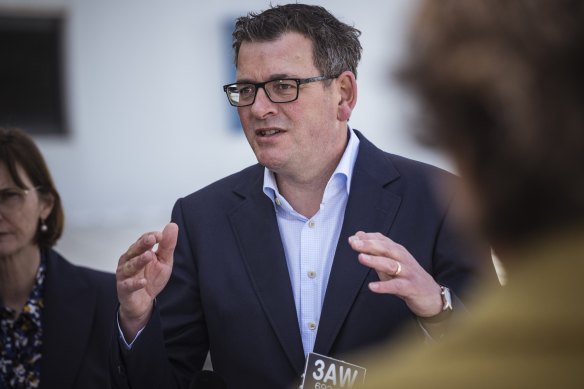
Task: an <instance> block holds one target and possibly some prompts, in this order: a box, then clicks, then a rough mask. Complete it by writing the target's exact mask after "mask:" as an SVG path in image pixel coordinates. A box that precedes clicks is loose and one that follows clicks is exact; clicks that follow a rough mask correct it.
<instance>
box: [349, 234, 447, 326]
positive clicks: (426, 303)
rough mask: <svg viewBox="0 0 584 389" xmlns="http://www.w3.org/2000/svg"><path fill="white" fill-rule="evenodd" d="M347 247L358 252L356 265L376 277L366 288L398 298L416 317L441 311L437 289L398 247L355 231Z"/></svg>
mask: <svg viewBox="0 0 584 389" xmlns="http://www.w3.org/2000/svg"><path fill="white" fill-rule="evenodd" d="M349 244H350V245H351V247H352V248H353V250H355V251H357V252H358V253H359V257H358V258H359V262H360V263H361V264H362V265H364V266H367V267H370V268H372V269H374V270H375V271H376V272H377V275H378V276H379V280H380V281H377V282H371V283H370V284H369V289H370V290H371V291H373V292H375V293H388V294H393V295H396V296H399V297H400V298H402V299H403V300H404V301H405V302H406V304H407V306H408V307H409V308H410V310H411V311H412V312H413V313H414V314H415V315H417V316H420V317H431V316H434V315H437V314H438V313H440V312H441V310H442V298H441V296H440V286H439V285H438V284H437V283H436V281H435V280H434V278H432V276H431V275H430V274H428V273H427V272H426V271H425V270H424V269H423V268H422V267H421V266H420V264H419V263H418V262H417V261H416V259H415V258H414V257H413V256H412V255H411V254H410V253H409V251H408V250H407V249H406V248H405V247H403V246H402V245H400V244H397V243H395V242H394V241H393V240H391V239H389V238H388V237H387V236H385V235H382V234H380V233H377V232H376V233H365V232H362V231H359V232H357V233H356V234H355V235H353V236H351V237H349Z"/></svg>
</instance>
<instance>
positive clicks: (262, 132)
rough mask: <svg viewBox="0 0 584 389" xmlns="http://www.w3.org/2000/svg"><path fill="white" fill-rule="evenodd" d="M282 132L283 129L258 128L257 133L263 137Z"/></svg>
mask: <svg viewBox="0 0 584 389" xmlns="http://www.w3.org/2000/svg"><path fill="white" fill-rule="evenodd" d="M281 132H282V131H280V130H276V129H266V130H256V135H257V136H261V137H267V136H273V135H276V134H279V133H281Z"/></svg>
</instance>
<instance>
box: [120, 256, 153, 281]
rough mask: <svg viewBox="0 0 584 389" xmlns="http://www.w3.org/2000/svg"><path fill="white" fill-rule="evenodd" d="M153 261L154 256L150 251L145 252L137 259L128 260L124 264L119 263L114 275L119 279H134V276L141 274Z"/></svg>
mask: <svg viewBox="0 0 584 389" xmlns="http://www.w3.org/2000/svg"><path fill="white" fill-rule="evenodd" d="M153 259H154V254H153V253H152V252H151V251H146V252H144V253H142V254H140V255H139V256H137V257H134V258H130V259H129V260H127V261H126V262H122V261H120V263H118V268H117V270H116V274H117V276H118V278H121V279H124V278H130V277H134V276H135V275H136V274H138V273H141V272H142V270H144V268H145V267H146V265H147V264H148V263H149V262H151V261H152V260H153Z"/></svg>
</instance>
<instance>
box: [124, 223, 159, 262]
mask: <svg viewBox="0 0 584 389" xmlns="http://www.w3.org/2000/svg"><path fill="white" fill-rule="evenodd" d="M161 237H162V234H161V233H160V232H159V231H152V232H147V233H145V234H142V236H140V238H138V240H137V241H136V242H134V243H133V244H132V245H131V246H130V247H129V248H128V250H127V251H126V252H125V253H124V254H122V256H121V257H120V262H126V261H129V260H130V259H132V258H134V257H137V256H139V255H140V254H142V253H144V252H146V251H148V250H151V249H152V247H154V245H155V244H156V243H158V241H159V240H160V239H161Z"/></svg>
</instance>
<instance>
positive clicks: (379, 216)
mask: <svg viewBox="0 0 584 389" xmlns="http://www.w3.org/2000/svg"><path fill="white" fill-rule="evenodd" d="M357 134H358V135H359V138H360V141H361V143H360V147H359V155H358V157H357V161H356V163H355V168H354V171H353V178H352V181H351V192H350V196H349V201H348V202H347V208H346V210H345V218H344V222H343V227H342V229H341V234H340V236H339V242H338V245H337V250H336V253H335V258H334V262H333V266H332V269H331V274H330V277H329V282H328V285H327V291H326V296H325V299H324V304H323V307H322V312H321V316H320V318H321V319H320V323H319V327H318V334H317V338H316V342H315V346H314V350H315V352H318V353H322V354H325V355H326V354H328V353H329V352H330V350H331V347H332V345H333V343H334V341H335V338H336V337H337V335H338V333H339V331H340V329H341V327H342V325H343V322H344V320H345V318H346V317H347V315H348V313H349V311H350V309H351V306H352V304H353V302H354V300H355V298H356V297H357V295H358V293H359V291H360V289H361V288H362V287H363V283H364V282H365V279H366V277H367V275H368V273H369V272H370V271H371V270H370V269H369V268H367V267H365V266H363V265H361V264H360V263H359V262H358V260H357V253H356V252H355V251H354V250H353V249H352V248H351V247H350V246H349V243H348V238H349V236H351V235H353V234H355V233H356V232H357V231H365V232H381V233H383V234H388V232H389V229H390V227H391V225H392V223H393V220H394V219H395V216H396V214H397V210H398V208H399V205H400V203H401V198H400V197H399V196H397V195H395V194H393V193H391V192H390V191H388V190H386V189H385V186H386V185H387V184H389V183H390V182H392V181H394V180H396V179H398V178H399V173H398V172H397V171H396V170H395V168H394V167H393V165H392V164H391V162H390V161H389V159H388V158H387V157H386V156H385V154H384V153H383V152H382V151H381V150H379V149H377V148H376V147H375V146H373V144H371V143H370V142H369V141H367V140H366V139H365V138H364V137H363V136H362V135H361V134H360V133H358V132H357Z"/></svg>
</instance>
